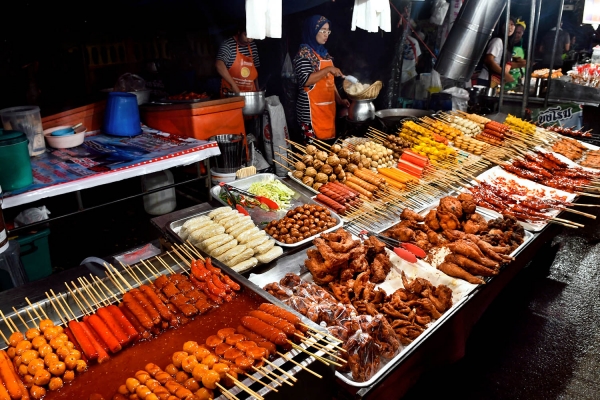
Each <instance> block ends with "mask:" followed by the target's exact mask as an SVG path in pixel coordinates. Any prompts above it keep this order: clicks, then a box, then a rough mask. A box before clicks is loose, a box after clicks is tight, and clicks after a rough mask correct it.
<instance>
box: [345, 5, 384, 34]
mask: <svg viewBox="0 0 600 400" xmlns="http://www.w3.org/2000/svg"><path fill="white" fill-rule="evenodd" d="M357 27H358V28H361V29H364V30H366V31H367V32H379V28H381V30H383V31H385V32H391V31H392V15H391V10H390V3H389V1H388V0H354V9H353V11H352V28H351V29H352V30H353V31H355V30H356V28H357Z"/></svg>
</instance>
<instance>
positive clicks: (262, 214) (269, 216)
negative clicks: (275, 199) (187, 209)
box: [179, 174, 344, 247]
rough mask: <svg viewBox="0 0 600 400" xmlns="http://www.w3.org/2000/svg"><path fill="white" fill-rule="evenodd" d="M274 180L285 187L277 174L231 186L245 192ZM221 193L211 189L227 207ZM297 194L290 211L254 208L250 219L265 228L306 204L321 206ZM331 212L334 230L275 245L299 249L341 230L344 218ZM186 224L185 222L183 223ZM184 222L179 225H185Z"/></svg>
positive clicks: (261, 176)
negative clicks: (251, 186)
mask: <svg viewBox="0 0 600 400" xmlns="http://www.w3.org/2000/svg"><path fill="white" fill-rule="evenodd" d="M273 180H279V181H280V182H281V183H283V184H284V185H285V182H284V181H283V180H282V179H281V178H280V177H278V176H277V175H275V174H256V175H253V176H250V177H248V178H244V179H240V180H236V181H234V182H231V183H230V184H229V185H231V186H233V187H237V188H239V189H243V190H247V189H248V188H249V187H250V185H252V184H253V183H256V182H269V181H273ZM296 182H298V180H296ZM299 183H300V184H302V182H299ZM286 186H287V187H289V186H288V185H286ZM304 186H305V187H307V186H306V185H304ZM290 189H292V190H294V189H293V188H290ZM220 191H221V186H218V185H217V186H213V187H212V189H210V194H211V196H212V197H213V198H214V199H215V200H217V201H219V202H220V203H221V204H224V205H227V203H225V202H224V201H223V200H221V198H220V197H219V193H220ZM294 192H295V193H296V196H295V197H294V198H293V199H292V201H291V206H290V208H289V209H287V210H277V211H265V210H263V209H261V208H260V207H254V208H247V209H246V210H247V211H248V214H250V217H251V218H252V221H254V223H255V224H256V225H257V226H258V227H259V228H261V229H262V228H264V227H265V226H266V225H267V224H268V223H269V222H271V221H273V220H276V219H281V218H283V217H285V214H286V213H287V212H288V211H289V210H291V209H294V208H296V207H299V206H302V205H304V204H318V205H321V203H318V202H316V201H314V200H313V199H311V198H310V197H308V196H306V195H305V194H303V193H300V192H297V191H294ZM329 211H330V212H331V215H332V216H333V217H334V218H335V219H336V221H337V224H336V225H335V226H334V227H333V228H329V229H327V230H324V231H322V232H319V233H318V234H316V235H314V236H310V237H308V238H306V239H304V240H301V241H299V242H296V243H294V244H287V243H282V242H280V241H278V240H275V239H273V240H275V243H276V244H277V245H278V246H281V247H298V246H301V245H303V244H304V243H308V242H310V241H311V240H313V239H314V238H315V237H317V236H319V235H320V234H321V233H326V232H331V231H333V230H336V229H338V228H341V227H342V226H343V225H344V221H343V220H342V218H341V217H340V216H339V215H337V214H336V213H335V212H333V211H331V210H329ZM183 222H185V221H183ZM183 222H182V223H181V224H180V225H179V226H181V225H183ZM269 236H270V235H269Z"/></svg>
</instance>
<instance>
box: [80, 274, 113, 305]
mask: <svg viewBox="0 0 600 400" xmlns="http://www.w3.org/2000/svg"><path fill="white" fill-rule="evenodd" d="M83 280H84V281H85V283H87V284H88V286H89V287H90V289H91V290H92V291H93V292H94V294H95V296H94V298H98V301H99V303H100V304H101V305H102V306H109V305H110V302H109V301H106V299H102V296H100V293H98V291H97V290H96V288H95V287H94V284H93V283H90V281H88V280H87V278H85V277H84V278H83ZM92 282H93V279H92Z"/></svg>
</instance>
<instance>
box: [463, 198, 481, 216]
mask: <svg viewBox="0 0 600 400" xmlns="http://www.w3.org/2000/svg"><path fill="white" fill-rule="evenodd" d="M460 205H461V206H462V209H463V212H464V213H465V215H469V214H475V211H476V210H477V204H475V202H473V201H461V202H460Z"/></svg>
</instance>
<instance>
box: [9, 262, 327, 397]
mask: <svg viewBox="0 0 600 400" xmlns="http://www.w3.org/2000/svg"><path fill="white" fill-rule="evenodd" d="M161 256H163V257H161V258H162V259H163V261H164V262H165V263H166V264H167V265H168V266H169V268H170V269H171V270H172V271H174V272H182V270H181V266H180V264H179V263H177V262H175V261H173V259H172V258H171V257H167V256H164V253H163V254H161ZM145 262H146V263H147V264H151V265H152V266H153V267H154V269H156V270H157V271H158V272H159V273H160V274H167V275H168V274H170V271H169V270H167V269H166V268H165V266H164V265H163V264H162V263H161V262H159V261H157V260H153V259H147V260H145ZM213 265H216V266H218V267H220V268H221V269H222V270H223V271H224V272H225V273H227V275H229V276H230V277H231V278H232V279H233V280H234V281H236V282H237V283H238V284H240V286H242V287H243V288H244V290H249V291H251V292H253V293H254V294H255V295H257V296H260V297H261V298H262V299H264V300H265V301H266V302H269V303H272V304H275V305H277V306H279V307H281V308H283V309H285V310H288V311H290V312H292V313H294V315H296V316H298V317H299V318H301V320H302V323H303V324H306V325H308V326H310V328H311V329H313V330H315V331H320V332H326V331H325V330H324V329H323V327H321V326H319V325H317V324H315V323H314V322H312V321H311V320H310V319H308V318H306V317H304V316H303V315H301V314H299V313H298V312H297V311H296V310H294V309H292V308H290V307H288V306H287V305H286V304H284V303H282V302H281V301H280V300H279V299H277V298H276V297H274V296H272V295H270V294H269V293H267V292H265V291H264V290H262V289H261V288H260V287H258V286H257V285H255V284H254V283H253V282H251V281H250V280H248V279H246V278H245V277H243V276H242V275H241V274H239V273H237V272H235V271H234V270H232V269H230V268H227V267H224V266H223V265H222V264H221V263H219V262H218V260H215V259H213ZM133 266H134V265H133ZM115 267H116V269H117V270H119V271H121V272H122V273H121V275H122V276H123V279H125V280H126V281H127V282H128V283H129V286H131V287H132V288H136V287H138V286H139V285H140V283H139V282H137V281H135V280H134V279H133V277H132V276H130V275H128V274H127V273H123V269H122V268H121V267H120V266H116V265H115ZM100 279H101V281H102V282H104V285H106V286H107V287H108V288H110V290H111V291H112V292H113V293H115V295H116V296H119V297H120V292H119V289H118V288H117V287H115V285H114V284H113V283H112V282H111V280H109V279H108V278H107V277H101V278H100ZM148 282H149V281H148V280H147V279H142V280H141V284H146V283H148ZM56 297H59V298H61V299H63V300H64V301H65V302H66V304H67V305H68V307H69V308H70V309H71V310H73V313H74V314H75V316H76V318H77V319H81V318H82V317H83V314H82V313H81V311H80V308H79V306H78V305H77V303H76V302H75V300H74V299H73V297H72V296H71V295H70V294H69V293H67V292H60V293H56ZM109 301H112V298H111V299H110V300H109ZM113 303H114V302H113ZM38 307H40V308H41V309H43V310H44V312H45V314H47V315H48V318H49V319H50V320H52V321H53V322H54V324H55V325H62V321H61V319H60V317H59V315H58V314H57V313H56V312H55V310H54V308H53V307H52V305H51V304H50V301H49V300H48V299H42V300H40V301H37V302H34V303H32V305H31V306H29V307H24V308H21V309H18V310H16V312H15V311H10V312H6V313H5V318H9V319H11V320H12V321H14V322H15V323H16V325H17V328H18V329H19V330H20V331H21V332H25V331H26V330H27V328H26V327H25V325H24V324H23V323H22V322H21V318H22V319H23V320H25V321H28V320H30V319H31V318H30V315H29V313H30V312H31V311H29V308H35V309H38ZM214 311H215V312H218V311H219V309H218V308H217V309H216V310H214ZM199 317H201V316H196V317H195V318H199ZM0 330H1V331H2V333H4V335H5V336H6V337H9V336H10V334H11V332H10V331H8V330H7V329H6V325H5V324H2V326H0ZM6 348H7V345H6V344H4V345H3V346H0V349H4V350H6ZM127 349H128V348H126V349H124V350H122V351H123V352H125V351H127ZM312 351H313V352H314V353H316V354H317V355H320V356H321V357H326V355H325V354H324V353H323V352H321V351H318V350H315V349H313V350H312ZM119 354H120V353H119ZM290 354H291V355H292V356H293V359H294V360H295V361H297V362H298V363H300V364H302V366H304V367H310V368H311V369H313V370H314V371H315V372H317V373H319V374H322V375H324V378H325V379H324V381H325V382H327V381H330V382H331V381H332V380H333V377H334V373H333V366H325V365H324V364H322V363H320V362H317V361H316V360H315V359H314V358H312V357H305V354H304V353H303V352H300V351H299V350H292V351H290ZM298 356H300V357H298ZM107 363H110V360H109V361H107ZM272 363H273V364H275V365H276V366H277V367H279V368H281V369H283V370H285V371H286V372H287V373H289V374H291V375H293V376H295V375H298V374H303V376H308V377H311V375H310V374H305V373H304V372H303V369H302V367H300V366H298V365H296V364H293V363H290V362H288V361H285V360H284V359H283V358H282V357H278V358H276V359H275V360H274V361H272ZM284 364H285V367H284V366H283V365H284ZM269 369H270V370H274V368H273V367H269ZM134 372H135V371H131V374H132V376H133V374H134ZM275 373H278V372H277V371H276V370H275ZM253 377H254V378H256V379H261V378H263V376H262V375H259V373H255V374H253ZM302 379H303V380H306V378H304V377H303V378H302ZM319 381H320V380H319ZM242 383H244V384H245V385H246V386H251V385H253V384H254V381H252V380H251V379H250V378H245V379H244V380H242ZM315 383H316V384H318V383H317V382H315ZM283 386H285V385H283ZM116 387H118V385H116V384H115V388H116ZM282 389H283V387H279V390H280V391H282ZM63 390H65V389H63ZM228 391H229V392H230V393H231V394H233V395H238V396H241V397H244V396H245V393H246V392H244V391H243V390H241V389H239V388H238V387H237V386H234V387H233V388H230V389H228ZM255 391H256V392H257V393H258V394H260V395H262V396H265V395H267V394H269V398H272V397H276V398H280V397H281V396H280V394H279V395H278V394H277V393H271V391H270V390H269V388H267V387H262V386H261V388H260V390H259V389H256V390H255ZM291 393H293V392H291ZM288 395H289V394H288ZM218 398H219V399H226V398H227V397H226V396H225V395H223V394H221V396H219V397H218ZM290 398H298V397H297V396H295V395H293V394H292V395H291V396H290V397H287V398H286V399H287V400H289V399H290Z"/></svg>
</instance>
